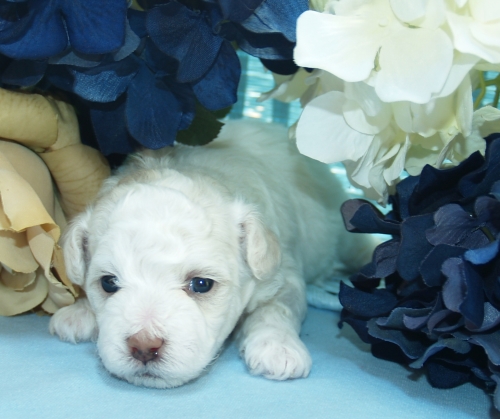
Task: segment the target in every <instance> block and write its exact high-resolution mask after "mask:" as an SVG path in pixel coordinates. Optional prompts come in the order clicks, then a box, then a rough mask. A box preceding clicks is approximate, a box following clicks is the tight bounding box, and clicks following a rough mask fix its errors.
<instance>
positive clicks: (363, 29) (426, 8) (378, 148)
mask: <svg viewBox="0 0 500 419" xmlns="http://www.w3.org/2000/svg"><path fill="white" fill-rule="evenodd" d="M294 58H295V61H296V63H297V64H298V65H300V66H304V67H311V68H316V69H319V70H315V72H314V73H313V75H311V76H310V77H308V78H306V79H304V80H305V81H308V83H309V88H308V89H307V90H305V91H304V92H305V93H304V94H303V95H302V104H303V106H305V107H304V111H303V113H302V115H301V117H300V119H299V121H298V123H297V126H296V129H295V131H294V133H295V136H296V141H297V146H298V148H299V150H300V151H301V152H302V153H303V154H305V155H307V156H309V157H312V158H315V159H317V160H320V161H323V162H326V163H333V162H343V163H344V165H345V167H346V169H347V174H348V177H349V179H350V181H351V182H352V183H353V184H354V185H355V186H358V187H360V188H362V189H363V190H364V191H365V192H366V193H367V196H368V197H370V198H374V199H377V200H378V201H379V202H381V203H385V202H386V201H387V197H388V193H390V192H391V191H392V188H393V186H394V185H395V184H396V183H397V182H398V181H399V179H400V176H401V172H402V171H403V170H406V171H407V172H408V173H409V174H411V175H418V174H419V173H420V172H421V170H422V168H423V167H424V166H425V165H426V164H430V165H432V166H434V167H438V168H439V167H444V166H445V165H449V164H452V165H456V164H458V163H459V162H460V161H462V160H464V159H465V158H467V157H468V156H469V155H470V154H471V153H473V152H474V151H477V150H479V151H480V152H482V153H484V150H485V141H484V139H483V137H484V133H485V132H486V131H488V130H489V129H490V128H491V127H494V128H495V129H498V130H497V132H498V131H500V122H499V120H500V111H498V110H497V109H494V108H488V109H487V110H484V109H486V108H482V109H480V110H479V111H476V112H475V113H473V101H472V82H471V80H472V79H475V78H474V76H475V73H474V72H475V70H474V69H475V68H478V69H484V68H489V69H491V68H497V69H500V65H498V63H500V1H499V0H329V1H328V3H326V5H325V8H324V12H323V13H319V12H314V11H307V12H305V13H303V14H302V15H301V16H300V17H299V20H298V23H297V46H296V49H295V52H294ZM495 60H496V61H495ZM328 74H330V75H331V77H332V79H333V80H335V81H336V82H335V83H333V84H331V87H330V88H329V87H328V84H329V83H327V82H325V81H326V80H327V77H326V75H328ZM285 90H286V89H285ZM484 127H489V128H488V129H486V128H484ZM491 132H493V131H491ZM491 132H490V133H491Z"/></svg>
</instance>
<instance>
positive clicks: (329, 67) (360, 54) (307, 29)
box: [294, 11, 386, 82]
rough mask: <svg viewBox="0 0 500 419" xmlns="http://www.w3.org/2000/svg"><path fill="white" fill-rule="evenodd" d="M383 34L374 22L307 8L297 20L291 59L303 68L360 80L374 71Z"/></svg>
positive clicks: (382, 30) (352, 80) (348, 79)
mask: <svg viewBox="0 0 500 419" xmlns="http://www.w3.org/2000/svg"><path fill="white" fill-rule="evenodd" d="M385 33H386V29H385V28H383V27H381V26H379V25H378V24H377V23H376V22H373V21H367V20H365V19H362V18H357V17H344V16H334V15H330V14H323V13H318V12H313V11H307V12H304V13H302V15H300V16H299V18H298V20H297V46H296V47H295V50H294V59H295V62H296V63H297V65H299V66H302V67H312V68H320V69H322V70H326V71H329V72H330V73H332V74H334V75H336V76H337V77H340V78H341V79H343V80H345V81H350V82H355V81H361V80H364V79H366V78H367V77H368V76H369V75H370V72H371V71H372V70H373V68H374V66H375V57H376V56H377V52H378V50H379V47H380V44H381V42H382V39H383V38H384V36H385Z"/></svg>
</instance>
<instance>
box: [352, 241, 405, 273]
mask: <svg viewBox="0 0 500 419" xmlns="http://www.w3.org/2000/svg"><path fill="white" fill-rule="evenodd" d="M399 247H400V242H399V240H388V241H386V242H384V243H382V244H380V245H378V246H377V247H376V249H375V251H374V252H373V257H372V261H371V262H370V263H369V264H367V265H365V266H364V267H363V268H362V269H361V271H360V273H361V274H362V275H363V276H365V277H366V278H385V277H387V276H389V275H391V274H393V273H394V272H395V271H396V261H397V259H398V256H399Z"/></svg>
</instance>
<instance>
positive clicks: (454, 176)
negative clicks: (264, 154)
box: [340, 134, 500, 408]
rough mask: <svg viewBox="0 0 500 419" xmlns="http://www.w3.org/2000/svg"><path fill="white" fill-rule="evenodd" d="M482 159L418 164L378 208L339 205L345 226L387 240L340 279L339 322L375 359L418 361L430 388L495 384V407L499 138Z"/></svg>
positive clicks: (499, 329)
mask: <svg viewBox="0 0 500 419" xmlns="http://www.w3.org/2000/svg"><path fill="white" fill-rule="evenodd" d="M487 143H488V145H487V149H486V155H485V157H484V158H483V156H481V155H480V154H479V153H475V154H473V155H471V156H470V157H469V158H468V159H467V160H465V161H464V162H462V163H461V164H460V165H459V166H457V167H455V168H453V169H449V170H438V169H435V168H432V167H431V166H426V167H424V169H423V171H422V173H421V175H420V176H415V177H408V178H406V179H405V180H403V181H402V182H401V183H400V184H399V185H398V186H397V193H396V195H395V196H392V197H391V202H392V205H393V210H392V211H391V212H390V213H389V214H387V215H385V216H384V215H383V214H381V213H380V212H379V211H378V210H377V209H376V208H375V207H374V206H373V205H372V204H370V203H368V202H367V201H363V200H351V201H347V202H346V203H345V204H344V205H343V208H342V213H343V216H344V221H345V224H346V228H347V229H348V230H349V231H352V232H366V233H383V234H389V235H391V236H392V238H391V239H390V240H389V241H387V242H384V243H382V244H381V245H379V246H378V247H377V248H376V250H375V251H374V254H373V258H372V262H371V263H370V264H368V265H366V266H365V267H363V268H362V269H361V270H360V271H359V272H358V273H357V274H356V275H354V276H353V277H352V278H351V282H352V284H353V285H354V287H350V286H348V285H346V284H342V287H341V292H340V301H341V303H342V305H343V307H344V309H343V311H342V321H343V322H346V323H348V324H350V325H351V326H352V327H353V328H354V329H355V330H356V332H357V333H358V335H359V336H360V337H361V339H362V340H363V341H365V342H367V343H369V344H371V347H372V353H373V354H374V355H375V356H378V357H382V358H384V359H389V360H392V361H396V362H401V363H404V364H407V365H409V366H410V367H412V368H422V367H424V366H425V370H426V373H427V377H428V379H429V381H430V383H431V384H432V385H433V386H435V387H440V388H450V387H454V386H457V385H460V384H462V383H464V382H466V381H474V382H480V383H482V384H483V385H484V386H485V387H486V388H487V389H489V390H493V389H494V388H495V387H496V388H497V390H496V393H495V405H496V407H497V408H499V407H500V390H499V387H498V386H497V383H498V382H500V252H499V250H500V201H499V198H500V135H498V134H496V135H493V136H490V137H489V138H488V139H487Z"/></svg>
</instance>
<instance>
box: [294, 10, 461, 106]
mask: <svg viewBox="0 0 500 419" xmlns="http://www.w3.org/2000/svg"><path fill="white" fill-rule="evenodd" d="M393 4H394V5H397V6H394V7H393ZM415 4H418V5H419V7H415ZM431 4H434V6H430V5H431ZM436 4H438V5H442V1H441V0H432V1H431V2H426V1H424V0H398V1H395V0H393V1H390V0H338V1H333V2H332V6H333V8H334V10H335V14H329V13H319V12H315V11H307V12H305V13H303V14H302V15H301V16H300V17H299V19H298V21H297V46H296V48H295V52H294V58H295V61H296V63H297V64H298V65H300V66H303V67H312V68H320V69H323V70H326V71H329V72H330V73H332V74H334V75H336V76H337V77H340V78H341V79H343V80H345V81H348V82H357V81H364V80H367V79H368V78H369V77H370V76H372V83H373V85H374V87H375V90H376V92H377V95H378V96H379V97H380V98H381V99H382V100H383V101H385V102H397V101H403V100H407V101H411V102H415V103H426V102H428V101H429V100H430V99H431V98H433V97H435V96H438V95H439V94H440V92H441V90H442V89H443V87H444V85H445V83H446V81H447V78H448V75H449V73H450V70H451V68H452V64H453V59H454V51H453V43H452V41H451V39H450V37H449V35H448V34H447V33H446V32H445V31H444V30H443V29H442V28H441V27H439V26H440V25H441V24H442V22H443V19H444V12H443V10H444V9H442V8H440V7H437V6H436ZM426 7H427V8H430V9H433V11H435V13H434V15H433V16H436V15H437V16H438V17H437V18H436V19H430V18H429V19H423V20H422V18H423V17H422V13H423V10H426ZM400 18H404V19H408V21H403V20H401V19H400ZM417 21H422V22H421V26H414V25H413V24H412V22H413V23H416V22H417ZM374 71H375V74H374V75H372V72H374Z"/></svg>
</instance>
